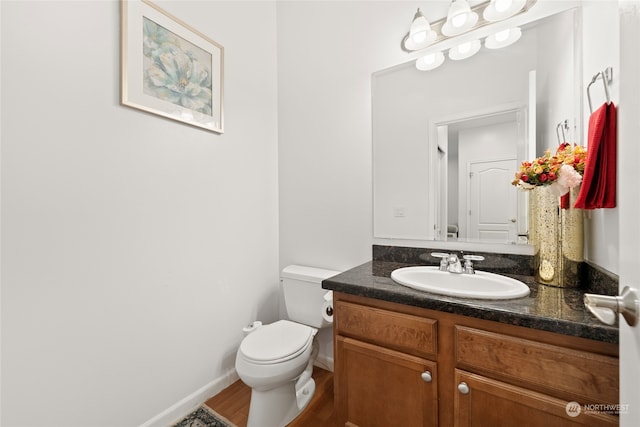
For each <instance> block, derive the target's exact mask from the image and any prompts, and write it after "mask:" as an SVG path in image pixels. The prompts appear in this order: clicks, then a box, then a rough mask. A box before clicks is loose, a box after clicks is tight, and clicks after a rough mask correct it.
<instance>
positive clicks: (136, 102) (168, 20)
mask: <svg viewBox="0 0 640 427" xmlns="http://www.w3.org/2000/svg"><path fill="white" fill-rule="evenodd" d="M121 25H122V28H121V31H122V33H121V36H122V39H121V102H122V105H126V106H129V107H133V108H137V109H140V110H143V111H146V112H149V113H153V114H157V115H159V116H163V117H167V118H169V119H173V120H177V121H179V122H183V123H187V124H189V125H192V126H197V127H200V128H203V129H206V130H209V131H211V132H216V133H223V132H224V127H223V108H222V107H223V96H222V95H223V71H224V48H223V47H222V46H221V45H219V44H218V43H216V42H215V41H213V40H211V39H210V38H209V37H207V36H205V35H204V34H203V33H201V32H199V31H197V30H196V29H194V28H192V27H190V26H189V25H187V24H186V23H184V22H183V21H181V20H179V19H178V18H176V17H174V16H172V15H171V14H169V13H167V12H166V11H164V10H162V9H161V8H159V7H158V6H157V5H155V4H153V3H152V2H150V1H148V0H122V1H121Z"/></svg>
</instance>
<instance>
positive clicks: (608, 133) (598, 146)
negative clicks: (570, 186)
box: [574, 102, 617, 209]
mask: <svg viewBox="0 0 640 427" xmlns="http://www.w3.org/2000/svg"><path fill="white" fill-rule="evenodd" d="M616 116H617V115H616V106H615V105H614V104H613V102H611V103H608V104H607V103H605V104H603V105H602V106H601V107H600V108H598V109H597V110H596V111H595V112H594V113H593V114H591V117H590V118H589V139H588V143H589V145H588V147H587V148H588V150H589V154H588V156H587V163H586V165H585V168H584V176H583V177H582V187H581V188H580V193H579V194H578V198H577V199H576V203H575V205H574V207H576V208H579V209H599V208H615V207H616V145H617V131H616V120H617V119H616Z"/></svg>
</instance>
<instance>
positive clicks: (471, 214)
mask: <svg viewBox="0 0 640 427" xmlns="http://www.w3.org/2000/svg"><path fill="white" fill-rule="evenodd" d="M521 28H522V37H521V39H520V40H519V41H518V42H517V43H515V44H513V45H511V46H508V47H506V48H503V49H498V50H489V49H486V48H485V47H483V48H482V49H481V50H480V51H479V52H478V53H477V54H476V55H474V56H473V57H471V58H468V59H465V60H461V61H453V60H450V59H449V58H446V60H445V62H444V63H443V65H441V66H440V67H439V68H436V69H434V70H431V71H419V70H417V69H416V67H415V60H411V61H409V62H407V63H404V64H400V65H397V66H394V67H390V68H387V69H384V70H380V71H378V72H376V73H374V74H373V76H372V123H373V201H374V206H373V214H374V218H373V224H374V243H375V244H396V243H398V242H397V241H407V240H408V241H411V243H412V244H417V245H420V242H423V243H427V242H439V246H442V242H447V243H449V242H455V243H456V244H457V245H458V246H459V245H460V244H466V245H473V244H474V243H489V244H492V245H493V244H497V245H509V246H526V245H527V229H528V226H527V223H528V221H527V196H526V193H523V192H520V191H518V190H517V189H516V188H515V187H513V186H511V184H510V183H511V180H512V178H513V174H514V172H515V171H516V168H517V167H518V165H519V164H520V162H522V161H523V160H525V159H531V158H533V157H535V156H536V155H539V154H541V153H542V152H543V151H544V150H545V149H547V148H552V147H555V146H557V145H558V139H559V138H562V139H564V140H567V141H576V140H578V139H579V138H580V135H579V131H576V130H579V129H581V125H580V122H581V120H580V114H581V95H580V93H581V86H580V85H579V84H577V83H576V82H580V78H579V76H580V73H581V68H580V60H579V59H580V57H579V55H580V50H579V48H578V47H579V46H576V44H577V43H574V40H577V39H578V38H577V37H576V32H577V31H579V30H580V26H579V13H578V11H577V10H576V9H570V10H565V11H562V12H559V13H556V14H553V15H551V16H547V17H545V18H543V19H540V20H537V21H535V22H531V23H528V24H526V25H523V26H522V27H521ZM445 55H446V52H445ZM565 121H566V123H568V127H567V129H566V130H564V133H565V134H564V137H560V136H558V135H557V134H556V124H557V123H560V122H565ZM421 246H424V245H421ZM517 251H518V250H516V252H517ZM525 252H526V250H525Z"/></svg>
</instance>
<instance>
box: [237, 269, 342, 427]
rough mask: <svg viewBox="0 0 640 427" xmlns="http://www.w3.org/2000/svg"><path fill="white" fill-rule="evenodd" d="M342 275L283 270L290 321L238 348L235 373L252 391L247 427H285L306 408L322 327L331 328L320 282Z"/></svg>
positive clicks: (261, 329) (259, 331)
mask: <svg viewBox="0 0 640 427" xmlns="http://www.w3.org/2000/svg"><path fill="white" fill-rule="evenodd" d="M338 273H339V272H338V271H332V270H324V269H320V268H313V267H304V266H299V265H290V266H288V267H286V268H285V269H283V270H282V276H281V280H282V289H283V292H284V301H285V306H286V309H287V314H288V316H289V319H291V320H279V321H277V322H274V323H271V324H269V325H264V326H261V325H260V322H255V323H254V327H253V328H250V329H253V330H252V331H251V332H250V333H249V334H248V335H247V336H246V337H245V338H244V339H243V340H242V343H241V344H240V348H239V349H238V353H237V354H236V371H237V372H238V376H239V377H240V379H241V380H242V381H243V382H244V383H245V384H246V385H248V386H249V387H251V404H250V406H249V421H248V423H247V427H284V426H285V425H286V424H288V423H289V422H290V421H291V420H293V419H294V418H295V417H297V416H298V415H299V414H300V412H302V410H303V409H304V408H305V407H306V406H307V404H308V403H309V401H310V400H311V398H312V397H313V393H314V392H315V389H316V385H315V382H314V381H313V379H312V378H311V373H312V371H313V362H314V360H315V357H316V356H317V354H318V345H317V343H315V342H314V337H315V335H316V332H318V328H323V327H328V326H331V323H330V321H328V320H327V319H326V318H323V305H324V304H325V302H326V300H325V298H324V297H325V295H327V290H326V289H322V286H321V282H322V280H324V279H327V278H329V277H331V276H335V275H336V274H338Z"/></svg>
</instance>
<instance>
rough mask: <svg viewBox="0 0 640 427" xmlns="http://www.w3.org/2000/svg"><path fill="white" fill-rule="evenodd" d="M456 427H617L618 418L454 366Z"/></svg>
mask: <svg viewBox="0 0 640 427" xmlns="http://www.w3.org/2000/svg"><path fill="white" fill-rule="evenodd" d="M455 378H456V386H457V389H456V390H455V391H454V393H455V397H454V411H455V415H454V418H455V426H456V427H468V426H472V425H473V426H474V427H483V426H486V427H501V426H504V427H512V426H527V427H564V426H589V427H597V426H617V425H618V417H617V416H614V415H605V414H603V413H596V412H594V411H591V412H588V411H583V410H581V409H579V408H581V407H580V405H575V404H574V403H570V402H568V401H566V400H561V399H556V398H554V397H551V396H548V395H545V394H542V393H537V392H533V391H531V390H527V389H525V388H521V387H517V386H513V385H510V384H507V383H503V382H500V381H496V380H492V379H489V378H487V377H483V376H481V375H476V374H471V373H468V372H465V371H461V370H459V369H456V373H455Z"/></svg>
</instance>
